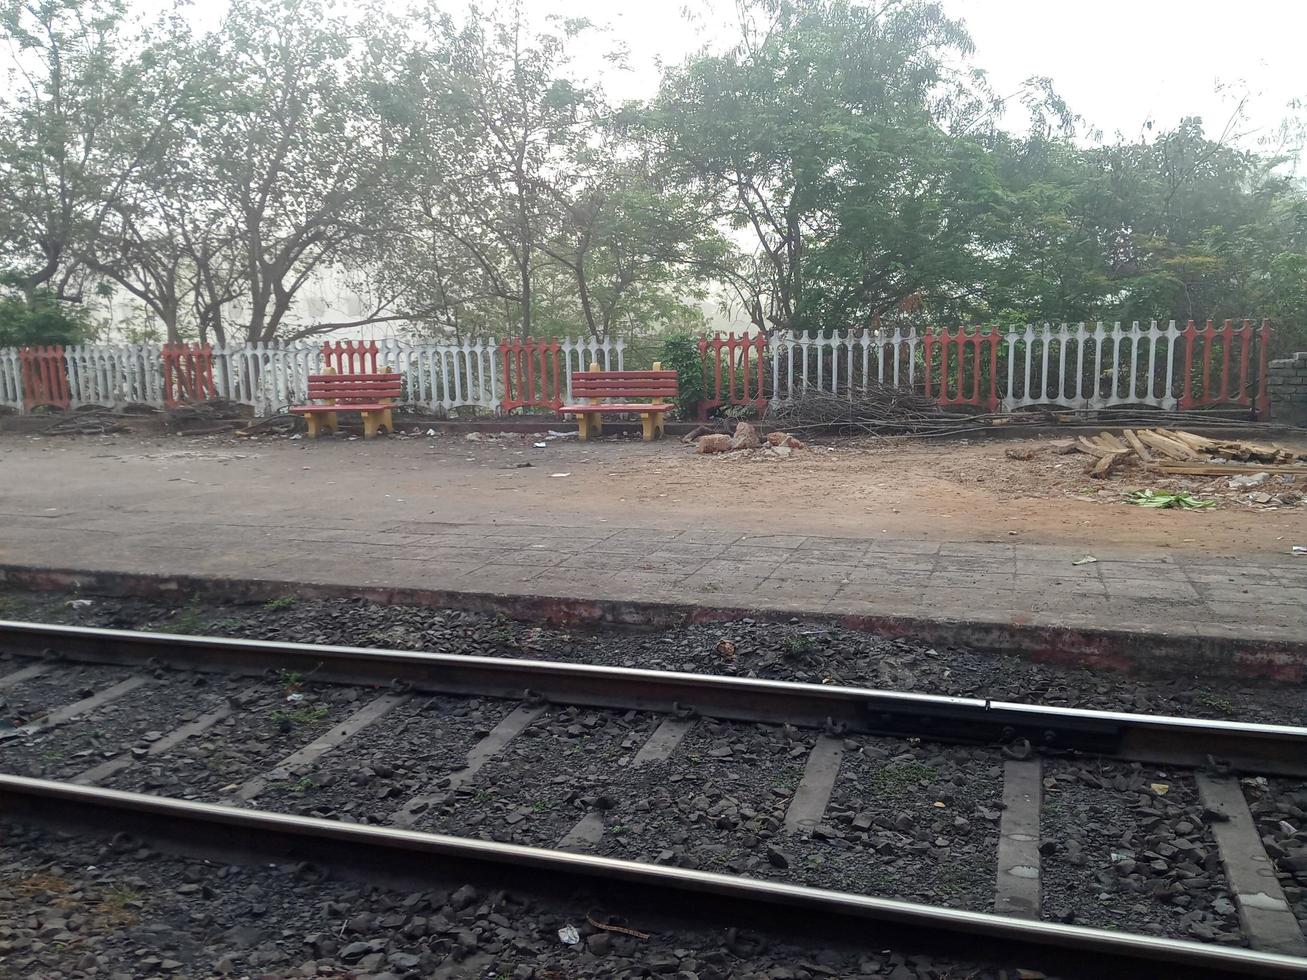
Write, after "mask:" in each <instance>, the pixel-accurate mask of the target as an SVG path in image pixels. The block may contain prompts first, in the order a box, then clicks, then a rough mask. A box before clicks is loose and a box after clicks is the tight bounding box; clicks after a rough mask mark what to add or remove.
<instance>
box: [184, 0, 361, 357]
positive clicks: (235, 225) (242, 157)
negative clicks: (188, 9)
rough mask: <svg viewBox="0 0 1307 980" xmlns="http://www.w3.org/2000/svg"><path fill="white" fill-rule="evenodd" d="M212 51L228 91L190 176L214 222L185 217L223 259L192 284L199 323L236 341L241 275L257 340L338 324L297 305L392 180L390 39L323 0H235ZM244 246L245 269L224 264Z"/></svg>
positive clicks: (345, 248)
mask: <svg viewBox="0 0 1307 980" xmlns="http://www.w3.org/2000/svg"><path fill="white" fill-rule="evenodd" d="M202 52H203V57H204V59H205V60H206V61H207V64H208V66H209V70H210V71H212V72H213V73H214V75H215V77H216V78H217V80H218V84H219V85H220V88H221V92H222V97H223V101H222V103H221V106H220V111H219V112H216V113H215V114H213V115H212V116H210V117H209V118H207V119H206V121H205V125H203V126H201V127H199V129H198V131H197V133H196V141H195V145H194V146H193V147H192V148H191V149H190V151H189V152H190V154H191V162H190V163H189V164H188V169H189V170H190V173H191V174H192V176H191V178H190V179H192V180H193V181H194V183H195V186H196V188H198V189H199V190H200V192H201V194H202V200H203V201H204V202H205V204H206V212H205V213H206V214H207V216H208V217H209V218H210V219H214V220H216V221H217V226H216V227H214V226H210V233H208V234H203V235H200V234H198V232H199V231H200V229H199V227H198V225H197V223H196V222H195V221H194V220H190V221H187V222H183V224H185V226H186V227H187V228H189V229H190V230H191V233H190V236H189V237H190V243H189V244H187V245H186V250H187V252H188V254H189V256H190V257H191V259H192V260H193V261H197V262H199V261H201V260H204V261H205V262H207V263H217V265H218V268H217V270H216V271H215V269H212V268H207V269H205V270H204V272H203V274H202V275H201V277H200V281H199V283H198V285H197V287H196V290H195V295H196V299H197V300H198V301H199V304H200V307H201V310H202V311H207V312H202V314H201V319H202V322H203V319H204V316H206V315H207V317H208V322H207V328H208V329H211V330H213V332H214V334H215V337H216V339H217V340H219V341H220V342H225V341H226V339H227V330H226V326H225V321H224V320H223V319H221V318H220V317H219V315H218V313H219V311H220V310H221V307H222V304H223V297H224V296H225V295H227V294H228V293H230V292H233V291H234V290H235V288H236V287H238V286H239V288H240V296H239V299H238V305H237V308H238V310H239V313H240V315H241V318H242V320H243V321H244V332H245V338H246V339H247V340H248V341H250V342H251V343H262V342H267V341H270V340H273V339H274V338H276V337H279V336H280V337H284V338H286V339H296V338H299V337H305V336H309V335H312V334H314V333H321V332H324V331H327V330H331V329H334V327H335V325H334V324H324V323H316V324H308V325H300V324H293V323H290V322H289V317H290V315H291V313H292V310H293V306H294V301H295V297H296V295H297V294H298V293H299V292H300V290H301V289H303V287H304V286H305V284H306V283H308V282H309V281H310V280H311V279H312V278H313V277H314V276H315V275H320V274H323V273H325V272H326V271H328V270H329V269H330V268H331V267H332V266H333V264H334V263H337V262H342V261H345V260H346V259H347V258H348V257H349V255H350V250H351V249H352V248H354V247H361V245H362V243H364V242H365V241H366V239H367V237H368V235H369V234H370V233H371V232H372V230H373V229H372V228H371V227H370V226H369V225H368V223H367V222H368V218H369V210H368V206H367V205H368V202H369V199H370V198H371V197H372V196H373V195H374V194H375V193H376V192H377V189H378V187H379V186H380V182H381V176H380V175H381V171H382V168H383V151H384V141H385V119H384V116H383V114H382V112H381V111H380V109H379V106H378V104H377V102H376V100H375V99H374V97H373V96H374V89H373V85H372V79H373V78H374V77H375V76H376V74H377V73H382V74H384V64H383V62H384V59H385V51H384V50H382V49H381V47H380V46H377V45H364V44H362V42H361V39H360V37H359V35H358V33H356V31H355V29H353V28H351V27H350V26H349V24H348V23H347V22H346V21H345V20H344V19H343V18H340V17H337V16H334V15H332V14H330V13H328V11H327V8H326V7H325V6H324V5H323V4H322V3H321V2H319V0H286V2H281V0H235V2H233V3H232V5H231V9H230V12H229V14H228V16H227V18H226V20H225V21H224V22H223V25H222V27H221V28H220V29H219V30H218V31H217V32H216V33H215V34H214V35H212V36H211V37H209V38H208V39H206V41H205V42H204V45H203V48H202ZM192 217H194V216H192ZM233 252H235V255H236V256H237V257H238V259H237V261H238V262H239V275H235V274H234V271H235V270H233V269H231V268H230V267H229V266H228V265H227V261H226V260H227V258H228V257H229V256H231V254H232V253H233Z"/></svg>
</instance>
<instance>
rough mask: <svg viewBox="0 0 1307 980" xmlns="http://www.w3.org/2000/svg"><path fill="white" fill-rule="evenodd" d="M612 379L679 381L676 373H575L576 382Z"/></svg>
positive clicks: (573, 374) (573, 377)
mask: <svg viewBox="0 0 1307 980" xmlns="http://www.w3.org/2000/svg"><path fill="white" fill-rule="evenodd" d="M596 378H598V379H600V380H604V379H612V380H616V381H640V380H644V379H647V378H667V379H670V380H672V381H675V380H677V378H678V375H677V373H676V372H675V371H573V372H572V379H573V380H574V381H576V380H580V381H591V380H594V379H596Z"/></svg>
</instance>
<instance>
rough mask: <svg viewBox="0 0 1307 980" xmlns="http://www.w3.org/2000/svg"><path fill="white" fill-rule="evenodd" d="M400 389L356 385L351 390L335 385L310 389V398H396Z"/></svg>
mask: <svg viewBox="0 0 1307 980" xmlns="http://www.w3.org/2000/svg"><path fill="white" fill-rule="evenodd" d="M401 391H402V389H400V388H393V387H390V386H388V385H358V386H356V387H353V388H340V387H337V386H335V385H332V386H330V387H328V386H322V387H310V388H309V397H310V398H358V397H361V396H368V395H376V396H377V397H378V398H398V397H399V395H400V392H401Z"/></svg>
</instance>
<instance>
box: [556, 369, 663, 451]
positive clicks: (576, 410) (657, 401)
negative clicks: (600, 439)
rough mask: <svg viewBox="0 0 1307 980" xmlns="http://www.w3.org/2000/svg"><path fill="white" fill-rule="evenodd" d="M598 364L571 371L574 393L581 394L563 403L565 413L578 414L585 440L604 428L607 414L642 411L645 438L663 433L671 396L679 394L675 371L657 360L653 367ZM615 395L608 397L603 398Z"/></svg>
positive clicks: (579, 424)
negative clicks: (613, 368) (602, 367)
mask: <svg viewBox="0 0 1307 980" xmlns="http://www.w3.org/2000/svg"><path fill="white" fill-rule="evenodd" d="M598 368H599V365H597V364H595V365H592V366H591V370H589V371H576V372H573V374H572V396H573V397H574V398H582V399H585V401H579V402H576V403H575V404H572V405H564V406H563V407H562V408H561V409H560V410H559V411H560V412H561V413H562V414H563V415H575V416H577V419H576V427H577V431H578V434H579V435H580V437H581V439H582V441H584V440H586V439H589V438H590V436H592V435H599V434H600V433H602V432H603V431H604V418H603V417H604V416H605V415H625V414H631V415H639V416H640V423H641V426H642V428H643V430H644V440H645V442H649V441H651V440H653V439H656V438H658V437H659V436H660V435H662V434H663V431H664V429H665V427H666V416H667V413H668V412H669V411H671V409H672V405H671V399H674V398H675V397H676V372H675V371H664V370H662V366H661V365H659V364H655V365H654V368H653V370H652V371H621V370H618V371H600V370H599V369H598ZM608 398H612V399H616V400H615V401H605V400H604V399H608ZM634 398H642V399H643V398H652V399H654V401H638V402H637V401H630V400H628V399H634Z"/></svg>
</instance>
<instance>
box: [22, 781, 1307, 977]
mask: <svg viewBox="0 0 1307 980" xmlns="http://www.w3.org/2000/svg"><path fill="white" fill-rule="evenodd" d="M0 813H3V815H4V816H5V817H6V818H7V819H12V820H15V821H18V822H20V823H25V824H29V825H33V826H39V827H56V828H59V829H61V830H69V829H71V830H75V831H81V832H86V833H91V834H93V835H96V836H105V835H112V834H115V833H118V832H126V833H128V834H129V835H131V836H133V837H135V838H138V839H143V840H146V841H149V842H152V843H155V844H156V845H158V846H163V847H172V848H175V849H177V850H180V851H182V852H185V853H192V854H202V855H206V856H217V857H218V858H219V859H220V860H224V861H227V862H229V863H230V862H231V861H232V860H233V858H237V859H245V858H254V859H258V860H267V859H272V860H274V861H276V862H278V863H283V864H284V863H287V862H294V861H301V860H312V861H320V862H322V863H324V864H328V865H330V866H334V867H337V868H345V869H349V870H353V871H354V872H356V873H362V874H364V875H367V876H371V877H372V878H374V879H375V878H376V877H378V876H385V875H388V874H392V873H393V874H398V875H400V876H401V877H403V878H404V879H405V880H409V881H415V880H416V881H421V882H422V883H423V884H425V886H426V887H430V885H431V881H430V876H431V875H432V874H439V875H441V876H444V877H445V878H449V877H450V876H454V875H461V876H465V877H464V878H463V880H464V881H466V880H467V878H468V877H470V878H473V879H476V880H478V881H481V882H485V881H487V880H488V881H490V882H491V883H492V884H498V885H500V886H505V885H507V886H508V887H512V888H514V889H517V890H528V891H535V892H537V893H541V892H543V893H547V894H549V895H551V896H553V897H555V898H563V899H568V898H574V896H575V895H576V894H577V892H578V889H580V890H581V891H583V892H584V893H585V894H587V895H590V896H601V897H603V898H607V899H609V900H611V901H614V902H616V903H620V904H619V905H618V907H621V908H624V909H627V908H642V909H651V910H653V911H654V912H656V913H660V914H667V915H672V916H679V917H680V918H681V919H685V918H686V916H687V914H689V913H692V914H694V915H701V914H705V913H706V914H708V916H709V917H710V918H711V919H721V918H722V916H723V915H725V916H728V919H729V921H730V922H732V923H734V924H739V923H740V922H749V923H750V924H751V926H752V925H754V924H755V923H759V922H763V921H766V922H768V923H771V922H778V923H780V924H781V925H782V926H783V927H785V928H788V929H789V930H790V931H791V932H793V931H794V930H799V931H800V933H802V934H807V935H810V936H811V935H817V934H821V933H822V931H823V930H827V931H829V930H830V929H835V930H836V932H837V933H838V934H840V935H843V936H844V937H846V939H847V937H849V936H854V937H858V938H859V940H860V941H862V942H864V943H871V942H877V943H883V942H884V941H885V936H874V935H869V934H868V928H869V926H870V925H871V924H872V923H878V924H880V925H882V926H885V927H887V928H889V929H890V932H889V935H892V936H893V937H896V938H899V939H901V938H902V937H903V936H905V935H909V934H912V935H917V936H919V937H921V936H924V937H926V938H927V939H931V940H933V941H934V942H935V943H936V945H938V943H939V942H940V941H949V940H952V941H953V942H955V943H956V944H957V949H959V950H961V951H963V955H968V953H969V954H971V955H974V954H976V953H977V952H978V951H982V950H983V952H984V953H986V954H988V955H999V956H1001V957H1003V958H1004V959H1006V960H1008V961H1012V960H1014V959H1016V958H1018V957H1021V956H1034V957H1037V958H1038V957H1042V958H1044V959H1047V958H1049V957H1053V958H1056V957H1059V956H1061V957H1063V958H1064V961H1065V957H1066V956H1067V955H1068V954H1073V958H1072V959H1071V960H1069V962H1071V963H1079V964H1080V965H1081V966H1082V967H1083V966H1084V965H1085V960H1084V957H1085V955H1086V954H1093V955H1094V957H1095V959H1094V960H1092V962H1093V964H1094V966H1093V972H1094V975H1104V974H1105V973H1107V972H1114V973H1125V974H1130V975H1134V974H1136V973H1138V972H1139V971H1140V969H1141V968H1143V967H1146V969H1144V970H1143V974H1142V975H1146V976H1155V975H1156V964H1157V963H1168V964H1172V968H1173V969H1174V968H1176V967H1181V966H1183V967H1185V968H1187V969H1186V976H1211V977H1227V976H1231V977H1233V976H1239V977H1251V976H1260V977H1284V978H1289V977H1294V978H1301V977H1302V976H1304V974H1305V973H1307V959H1301V958H1298V957H1292V956H1283V955H1279V954H1272V953H1261V952H1255V951H1251V950H1246V949H1241V948H1238V947H1230V946H1218V945H1209V944H1202V943H1194V942H1187V941H1182V940H1175V939H1165V938H1159V937H1154V936H1143V935H1134V934H1129V933H1117V932H1108V931H1106V930H1099V929H1088V928H1084V927H1082V926H1070V925H1062V924H1059V923H1051V922H1040V921H1032V920H1027V919H1017V918H1007V917H1004V916H999V915H992V914H988V913H983V912H968V911H961V910H957V909H945V908H937V907H933V906H928V905H917V904H914V903H910V902H902V901H897V900H894V899H885V898H875V897H872V896H867V895H857V894H850V893H844V892H836V891H830V890H827V889H820V888H811V887H808V886H804V885H789V884H783V883H780V882H773V881H763V880H760V879H751V878H745V877H737V876H732V875H724V874H717V873H714V872H705V871H694V870H689V869H685V868H676V867H668V866H663V865H653V864H643V863H639V862H635V861H624V860H617V859H613V858H604V857H595V856H592V855H586V854H574V853H569V852H565V851H554V850H546V849H542V848H533V847H524V846H521V845H517V844H500V843H495V842H492V841H483V840H474V839H468V838H460V837H449V836H445V835H439V834H427V833H420V832H417V831H407V830H397V829H394V828H389V827H374V826H368V825H364V824H352V823H342V822H339V821H334V820H323V819H319V818H315V817H299V816H292V815H289V814H281V813H264V812H260V811H258V810H252V809H240V808H237V807H229V806H222V805H218V804H211V803H196V802H192V801H187V800H176V799H169V798H166V797H159V796H149V795H145V794H139V793H125V792H120V791H117V790H108V789H100V788H96V787H89V786H78V785H73V784H70V783H63V782H55V781H49V780H42V779H29V778H26V777H22V776H3V775H0ZM723 900H724V901H723ZM986 943H988V944H989V945H988V946H986V945H985V944H986Z"/></svg>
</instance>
